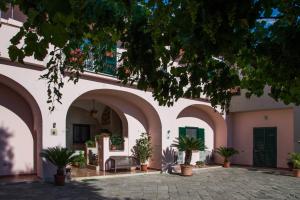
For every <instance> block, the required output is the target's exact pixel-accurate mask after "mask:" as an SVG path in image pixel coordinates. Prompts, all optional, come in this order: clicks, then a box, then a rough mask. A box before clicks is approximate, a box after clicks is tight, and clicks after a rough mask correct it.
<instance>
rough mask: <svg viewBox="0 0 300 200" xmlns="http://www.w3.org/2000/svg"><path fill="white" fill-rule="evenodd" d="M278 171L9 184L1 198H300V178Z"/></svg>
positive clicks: (237, 170) (221, 170) (214, 171)
mask: <svg viewBox="0 0 300 200" xmlns="http://www.w3.org/2000/svg"><path fill="white" fill-rule="evenodd" d="M277 172H278V171H275V173H272V171H270V170H266V171H261V170H259V171H257V170H253V169H247V168H237V167H234V168H230V169H224V168H218V169H207V170H201V171H196V172H195V173H194V176H192V177H182V176H178V175H169V174H149V175H139V176H130V177H114V178H104V179H89V180H84V181H73V182H71V183H67V184H66V186H64V187H59V186H54V185H53V184H50V183H39V182H35V183H18V184H7V185H2V186H1V187H0V199H3V200H9V199H32V200H52V199H53V200H54V199H57V200H69V199H70V200H73V199H80V200H88V199H89V200H90V199H107V200H110V199H116V200H117V199H119V200H123V199H124V200H125V199H126V200H131V199H205V200H219V199H220V200H226V199H230V200H233V199H236V200H243V199H280V200H282V199H300V179H298V178H295V177H292V176H289V175H282V174H279V173H277Z"/></svg>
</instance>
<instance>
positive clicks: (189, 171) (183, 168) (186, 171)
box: [180, 164, 193, 176]
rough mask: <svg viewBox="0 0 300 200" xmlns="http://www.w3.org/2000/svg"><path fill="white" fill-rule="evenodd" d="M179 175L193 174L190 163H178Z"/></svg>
mask: <svg viewBox="0 0 300 200" xmlns="http://www.w3.org/2000/svg"><path fill="white" fill-rule="evenodd" d="M180 168H181V175H182V176H192V175H193V166H192V165H184V164H182V165H180Z"/></svg>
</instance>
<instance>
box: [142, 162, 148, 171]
mask: <svg viewBox="0 0 300 200" xmlns="http://www.w3.org/2000/svg"><path fill="white" fill-rule="evenodd" d="M147 169H148V165H147V164H141V171H143V172H145V171H147Z"/></svg>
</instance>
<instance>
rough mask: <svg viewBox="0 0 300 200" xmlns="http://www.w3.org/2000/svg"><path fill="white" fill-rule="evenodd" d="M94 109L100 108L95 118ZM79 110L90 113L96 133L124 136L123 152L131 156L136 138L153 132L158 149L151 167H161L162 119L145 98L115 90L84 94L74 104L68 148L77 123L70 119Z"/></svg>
mask: <svg viewBox="0 0 300 200" xmlns="http://www.w3.org/2000/svg"><path fill="white" fill-rule="evenodd" d="M93 102H94V103H93ZM92 110H96V113H97V114H95V116H94V117H96V119H95V118H94V119H91V113H92ZM76 112H77V113H82V115H81V116H86V117H85V119H88V120H89V123H90V124H93V126H94V127H95V129H96V131H94V132H95V133H101V132H108V133H110V134H112V135H114V134H115V135H122V136H123V137H124V139H125V141H126V142H125V143H124V145H126V146H125V147H124V148H123V152H120V155H127V156H131V155H132V152H131V149H132V147H133V146H134V145H135V143H136V139H138V138H139V137H140V135H141V133H144V132H147V133H148V134H150V135H151V142H152V147H153V150H154V151H153V156H152V158H151V160H150V161H149V166H150V167H151V168H155V169H160V168H161V148H162V147H161V146H162V142H161V138H162V137H161V130H162V129H161V121H160V118H159V115H158V113H157V112H156V110H155V109H154V108H153V107H152V105H151V104H150V103H149V102H147V101H146V100H145V99H143V98H141V97H139V96H137V95H135V94H132V93H129V92H125V91H121V90H113V89H99V90H93V91H89V92H86V93H84V94H82V95H80V96H79V97H78V98H76V100H74V101H73V102H72V103H71V105H70V107H69V110H68V114H67V115H68V116H67V120H66V121H67V125H66V126H67V129H66V130H67V131H66V132H67V146H68V147H70V141H71V140H70V138H68V137H69V136H70V135H74V123H73V125H70V122H71V121H74V118H76V117H75V115H76ZM83 113H85V114H83ZM104 115H107V117H105V116H104ZM72 118H73V119H72ZM72 127H73V128H72ZM90 130H91V129H90ZM68 135H69V136H68ZM91 135H93V134H91ZM115 155H118V154H117V153H116V154H115Z"/></svg>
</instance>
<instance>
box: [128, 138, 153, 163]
mask: <svg viewBox="0 0 300 200" xmlns="http://www.w3.org/2000/svg"><path fill="white" fill-rule="evenodd" d="M131 152H132V154H133V157H135V158H136V159H137V160H139V161H140V164H145V163H146V162H147V161H148V159H149V158H150V157H151V156H152V147H151V137H150V136H149V135H148V134H147V133H142V134H141V137H140V138H139V139H137V140H136V144H135V146H134V147H133V148H132V150H131Z"/></svg>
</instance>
